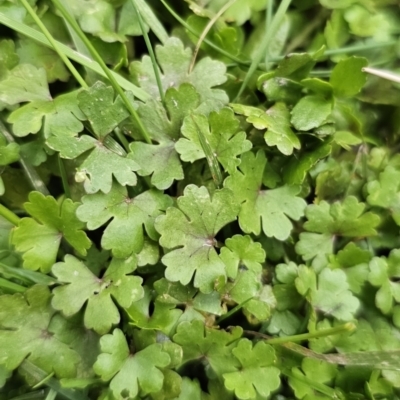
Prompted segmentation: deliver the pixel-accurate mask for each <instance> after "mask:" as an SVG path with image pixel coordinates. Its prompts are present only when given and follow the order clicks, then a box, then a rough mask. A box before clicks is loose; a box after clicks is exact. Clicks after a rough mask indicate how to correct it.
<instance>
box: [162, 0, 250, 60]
mask: <svg viewBox="0 0 400 400" xmlns="http://www.w3.org/2000/svg"><path fill="white" fill-rule="evenodd" d="M160 1H161V3H162V4H163V5H164V7H165V8H166V9H167V10H168V12H169V13H170V14H171V15H172V16H173V17H174V18H175V19H176V20H177V21H178V22H179V23H180V24H181V25H182V26H183V27H184V28H185V29H187V30H188V31H189V32H190V33H192V34H193V35H195V36H197V37H199V36H200V34H199V33H198V32H197V31H196V30H195V29H193V28H192V27H191V26H190V25H189V24H187V23H186V22H185V21H184V20H183V19H182V18H181V17H180V16H179V15H178V14H177V13H176V12H175V11H174V10H173V9H172V8H171V7H170V6H169V4H168V3H167V2H166V1H165V0H160ZM204 43H206V44H207V45H208V46H210V47H212V48H213V49H214V50H216V51H218V52H219V53H220V54H222V55H224V56H225V57H228V58H229V59H231V60H232V61H235V62H236V63H238V64H242V65H248V62H247V61H243V60H241V59H240V58H237V57H235V56H234V55H233V54H231V53H228V52H227V51H225V50H224V49H222V48H221V47H219V46H217V45H216V44H214V43H213V42H211V41H210V40H208V39H207V38H204Z"/></svg>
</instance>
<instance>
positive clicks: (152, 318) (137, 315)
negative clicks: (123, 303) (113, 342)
mask: <svg viewBox="0 0 400 400" xmlns="http://www.w3.org/2000/svg"><path fill="white" fill-rule="evenodd" d="M151 303H152V293H151V292H150V290H149V288H148V287H145V290H144V296H143V298H142V299H140V300H139V301H136V302H135V303H133V304H132V305H131V306H130V307H129V308H128V309H127V310H126V312H127V314H128V315H129V318H130V319H131V320H132V322H131V323H130V324H131V325H133V326H135V327H138V328H140V329H154V330H157V331H161V332H163V333H165V334H166V335H168V334H169V333H170V332H171V330H172V328H173V327H174V326H175V325H176V323H177V321H178V319H179V317H180V316H181V314H182V311H181V310H178V309H175V307H174V306H173V305H171V304H167V303H161V302H158V301H155V302H154V304H151ZM150 307H152V308H153V310H152V312H150V311H151V310H150Z"/></svg>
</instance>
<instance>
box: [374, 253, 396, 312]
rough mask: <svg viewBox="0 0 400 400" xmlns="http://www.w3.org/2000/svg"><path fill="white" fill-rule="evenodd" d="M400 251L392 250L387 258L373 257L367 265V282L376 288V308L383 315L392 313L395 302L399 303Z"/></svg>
mask: <svg viewBox="0 0 400 400" xmlns="http://www.w3.org/2000/svg"><path fill="white" fill-rule="evenodd" d="M399 260H400V250H398V249H395V250H392V251H391V252H390V254H389V257H388V258H387V259H386V257H374V258H373V259H372V260H371V261H370V263H369V274H368V281H369V282H370V283H371V284H372V285H373V286H376V287H378V288H379V289H378V291H377V292H376V295H375V304H376V306H377V307H378V308H379V309H380V310H381V311H382V312H383V313H384V314H389V313H390V312H391V311H393V307H394V305H395V302H397V303H400V284H399V283H398V282H397V280H398V279H399V277H400V268H399Z"/></svg>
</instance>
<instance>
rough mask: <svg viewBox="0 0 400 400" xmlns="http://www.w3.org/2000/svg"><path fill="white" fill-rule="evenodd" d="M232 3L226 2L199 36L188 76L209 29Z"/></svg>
mask: <svg viewBox="0 0 400 400" xmlns="http://www.w3.org/2000/svg"><path fill="white" fill-rule="evenodd" d="M234 3H236V0H230V1H228V2H227V3H226V4H225V5H224V6H223V7H221V8H220V10H219V11H218V12H217V13H216V14H215V15H214V16H213V17H212V18H211V19H210V21H209V22H208V24H207V25H206V27H205V28H204V30H203V32H202V33H201V35H200V36H199V40H198V41H197V43H196V47H195V49H194V52H193V56H192V60H191V62H190V65H189V74H190V73H191V72H192V70H193V67H194V64H195V62H196V57H197V54H198V52H199V50H200V47H201V44H202V43H203V41H204V39H205V38H206V36H207V34H208V32H210V29H211V28H212V27H213V26H214V24H215V23H216V22H217V21H218V18H219V17H220V16H221V15H222V14H223V13H224V12H225V11H226V10H228V8H229V7H230V6H232V5H233V4H234Z"/></svg>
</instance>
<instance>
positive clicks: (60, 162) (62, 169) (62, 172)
mask: <svg viewBox="0 0 400 400" xmlns="http://www.w3.org/2000/svg"><path fill="white" fill-rule="evenodd" d="M57 158H58V168H59V170H60V175H61V181H62V185H63V189H64V194H65V197H66V198H67V199H70V198H71V189H70V187H69V183H68V176H67V171H66V170H65V165H64V163H63V160H62V159H61V157H60V153H59V154H58V157H57Z"/></svg>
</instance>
